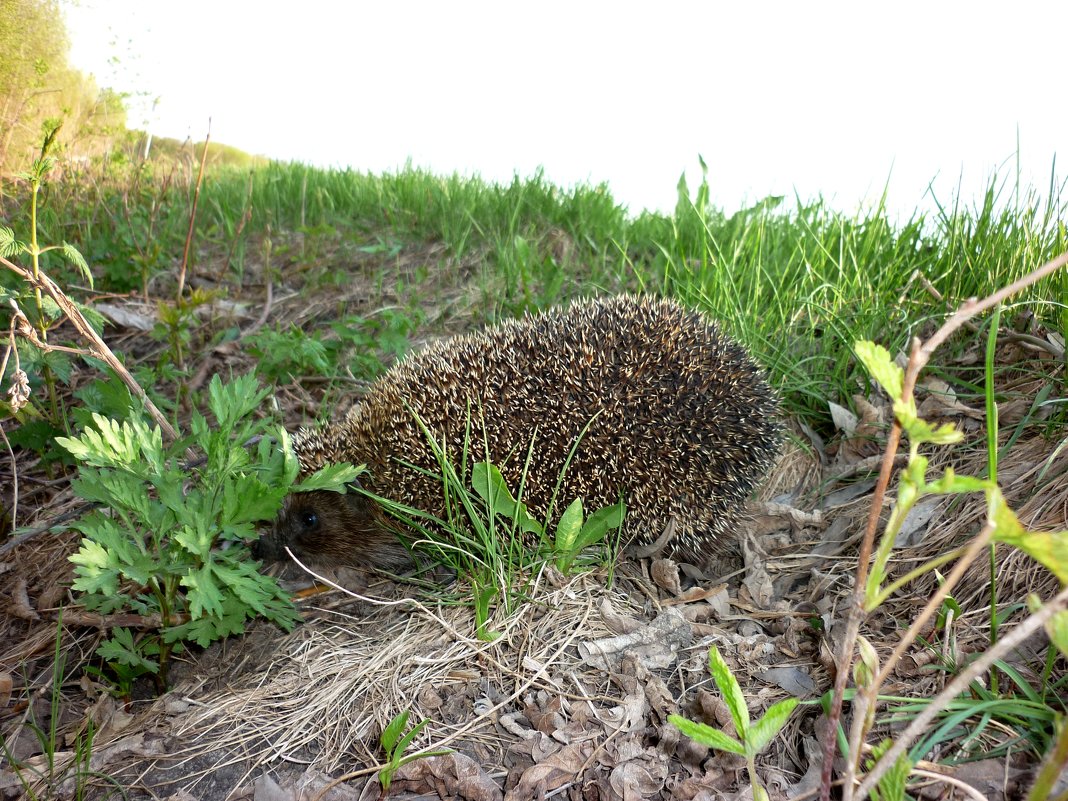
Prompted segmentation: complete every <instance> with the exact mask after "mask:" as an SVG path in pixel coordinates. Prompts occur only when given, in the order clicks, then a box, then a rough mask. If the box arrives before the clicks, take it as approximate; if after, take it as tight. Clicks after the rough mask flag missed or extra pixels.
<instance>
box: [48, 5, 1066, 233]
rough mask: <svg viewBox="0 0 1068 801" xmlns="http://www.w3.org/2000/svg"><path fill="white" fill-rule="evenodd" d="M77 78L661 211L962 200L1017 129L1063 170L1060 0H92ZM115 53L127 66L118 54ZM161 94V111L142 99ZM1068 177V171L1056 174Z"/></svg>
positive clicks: (217, 121)
mask: <svg viewBox="0 0 1068 801" xmlns="http://www.w3.org/2000/svg"><path fill="white" fill-rule="evenodd" d="M66 14H67V20H68V29H69V33H70V36H71V40H72V61H73V63H74V66H77V67H79V68H80V69H82V70H85V71H87V72H91V73H93V74H94V75H96V77H97V80H98V82H99V83H100V84H101V85H102V86H113V87H115V88H117V89H120V90H125V91H133V92H140V93H143V95H142V96H143V98H144V103H143V104H142V107H141V109H140V110H135V111H134V113H132V114H131V119H130V124H131V125H139V124H144V123H145V122H146V120H147V124H148V126H149V128H150V129H151V130H153V131H154V132H156V133H159V134H162V135H166V136H173V137H177V138H184V137H186V136H191V137H193V138H195V139H202V138H203V136H204V133H205V131H206V130H207V125H208V118H209V117H210V118H211V134H212V139H213V140H215V141H219V142H224V143H226V144H231V145H235V146H237V147H240V148H242V149H244V150H248V151H251V152H254V153H260V154H263V155H267V156H271V157H275V158H279V159H293V160H300V161H304V162H308V163H312V164H317V165H322V166H352V167H354V168H357V169H361V170H370V171H381V170H386V169H392V168H395V167H398V166H401V165H403V164H404V163H405V161H406V160H408V159H411V160H412V162H413V163H414V164H416V165H417V166H423V167H428V168H430V169H432V170H434V171H436V172H442V173H451V172H454V171H458V172H461V173H467V174H473V173H480V174H481V175H482V176H484V177H486V178H490V179H494V180H509V179H510V178H511V176H512V174H513V173H514V172H517V171H518V172H519V173H520V174H521V175H528V174H530V173H531V172H533V171H534V170H535V169H536V168H538V167H539V166H541V167H544V169H545V173H546V176H547V177H548V178H549V179H550V180H552V181H554V182H556V183H559V184H562V185H564V186H567V185H570V184H573V183H576V182H584V181H588V182H592V183H600V182H602V181H604V182H607V183H608V185H609V186H610V188H611V190H612V193H613V195H614V196H615V197H616V199H617V200H619V201H621V202H623V203H626V204H627V205H628V206H629V207H630V209H631V210H632V211H634V212H637V211H639V210H640V209H641V208H643V207H648V208H653V209H660V210H665V211H666V210H670V209H671V208H672V207H673V206H674V202H675V185H676V182H677V180H678V177H679V175H680V173H682V172H683V170H686V171H687V173H688V175H689V176H690V186H691V188H692V187H694V186H695V185H696V183H697V181H698V179H699V170H698V166H697V157H698V154H701V155H702V156H703V157H704V159H705V161H706V162H707V164H708V166H709V176H710V184H711V190H712V199H713V202H714V203H715V204H717V205H719V206H721V207H722V208H724V209H725V210H726V211H728V212H730V211H734V210H736V209H738V208H739V207H741V206H742V204H743V203H745V202H754V201H756V200H758V199H760V198H762V197H764V196H766V195H771V194H787V195H792V194H793V193H794V192H795V191H796V192H797V193H798V194H799V195H800V196H801V197H802V198H811V197H814V196H816V195H818V194H822V195H823V196H824V197H826V198H828V199H829V200H831V201H832V202H833V204H834V205H835V206H836V207H838V208H840V209H842V210H844V211H849V212H851V211H854V210H855V209H857V208H858V206H860V205H862V204H870V203H872V202H874V201H875V200H877V199H878V196H879V195H880V194H881V192H882V190H883V187H884V184H886V182H887V180H888V179H889V202H890V206H891V208H892V209H893V210H895V211H896V212H897V213H898V214H901V215H904V216H907V215H908V214H909V212H910V211H911V210H913V209H915V208H917V207H920V206H922V207H924V208H929V207H930V201H929V200H927V201H925V200H924V194H925V192H926V190H927V186H928V184H929V183H930V182H931V181H932V180H934V182H935V183H934V185H935V188H936V191H937V193H938V195H939V199H940V200H943V201H946V200H949V199H950V198H951V196H952V195H953V193H954V192H955V191H956V187H957V185H958V182H960V184H961V187H962V195H963V197H964V198H965V199H966V200H969V201H970V199H971V198H973V197H974V196H975V195H976V194H978V193H979V192H981V190H982V189H983V188H984V187H985V185H986V182H987V180H988V178H989V176H990V174H991V172H992V171H993V170H994V169H995V168H996V167H999V166H1003V169H1004V174H1005V175H1006V176H1008V177H1013V176H1014V175H1015V170H1016V149H1017V137H1019V145H1020V165H1021V171H1022V176H1023V181H1024V183H1025V184H1031V185H1034V186H1036V187H1037V188H1038V189H1039V190H1040V191H1042V192H1043V193H1045V191H1046V189H1047V187H1048V185H1049V180H1050V172H1051V167H1052V164H1053V158H1054V154H1055V153H1056V152H1057V151H1058V150H1060V152H1061V155H1062V157H1068V99H1066V98H1068V66H1066V65H1068V62H1066V61H1065V55H1064V53H1065V40H1064V32H1065V30H1068V2H1063V0H1061V2H1041V3H1040V2H1033V3H1027V2H1017V3H1015V4H1012V5H1011V6H1010V4H1007V3H986V2H967V3H966V2H931V1H930V0H928V2H923V3H920V2H913V1H912V0H905V1H904V2H894V3H889V2H884V3H864V2H825V3H820V2H813V3H797V2H789V3H788V2H765V3H727V2H723V3H720V2H713V1H712V0H707V1H706V2H699V3H698V2H688V3H681V2H678V3H673V2H663V1H661V2H652V1H651V0H645V2H641V3H630V2H616V3H602V2H584V1H583V0H570V2H555V0H538V2H530V0H512V1H511V2H509V1H508V0H498V1H497V2H463V0H455V1H454V2H449V3H445V2H440V1H439V2H411V1H407V0H400V1H397V2H395V1H393V0H375V1H374V2H361V1H360V0H352V1H350V2H326V1H325V0H302V2H292V0H290V2H274V1H273V0H261V1H260V2H246V1H245V0H240V1H239V0H214V1H213V2H206V1H205V0H182V2H176V0H81V1H80V2H79V3H78V4H77V5H76V6H73V7H69V8H67V10H66ZM116 59H117V63H115V61H116ZM156 98H158V103H157V104H156V105H155V110H154V112H149V111H148V110H149V109H150V107H151V105H152V103H151V101H152V100H154V99H156ZM1057 172H1058V174H1059V175H1060V174H1063V175H1068V171H1065V170H1064V169H1061V168H1058V170H1057Z"/></svg>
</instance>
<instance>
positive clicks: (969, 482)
mask: <svg viewBox="0 0 1068 801" xmlns="http://www.w3.org/2000/svg"><path fill="white" fill-rule="evenodd" d="M995 486H997V485H996V484H994V483H993V482H991V481H989V480H988V479H985V478H975V477H974V476H958V475H957V474H956V473H955V472H953V468H952V467H947V468H946V472H945V473H944V474H943V475H942V477H941V478H940V479H938V480H937V481H932V482H931V483H930V484H927V485H926V486H925V487H924V488H923V493H924V494H925V495H926V494H931V495H944V494H946V493H950V492H954V493H959V492H986V491H987V490H989V489H992V488H993V487H995Z"/></svg>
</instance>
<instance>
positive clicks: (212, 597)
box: [181, 564, 223, 620]
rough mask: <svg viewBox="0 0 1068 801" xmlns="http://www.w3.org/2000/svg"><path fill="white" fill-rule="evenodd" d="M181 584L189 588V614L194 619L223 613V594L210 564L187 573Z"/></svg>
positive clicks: (187, 596) (187, 597)
mask: <svg viewBox="0 0 1068 801" xmlns="http://www.w3.org/2000/svg"><path fill="white" fill-rule="evenodd" d="M181 584H182V586H183V587H185V588H186V589H187V590H188V592H187V593H186V599H187V603H188V605H189V616H190V617H191V618H193V620H197V619H198V618H202V617H210V616H212V615H222V612H223V596H222V593H221V592H219V588H218V586H217V585H216V584H215V581H214V580H213V578H212V569H211V565H210V564H207V565H204V566H203V567H201V568H200V569H199V570H192V571H190V572H189V573H187V574H186V575H185V576H183V577H182V579H181Z"/></svg>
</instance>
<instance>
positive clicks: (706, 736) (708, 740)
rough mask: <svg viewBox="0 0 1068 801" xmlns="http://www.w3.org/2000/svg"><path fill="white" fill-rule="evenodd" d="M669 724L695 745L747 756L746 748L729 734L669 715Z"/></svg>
mask: <svg viewBox="0 0 1068 801" xmlns="http://www.w3.org/2000/svg"><path fill="white" fill-rule="evenodd" d="M668 723H670V724H671V725H672V726H674V727H675V728H677V729H678V730H679V731H681V732H682V733H683V734H685V735H686V736H687V737H689V738H690V739H691V740H693V741H694V742H695V743H700V744H701V745H706V746H708V747H709V748H715V749H717V750H719V751H727V752H729V753H732V754H739V755H741V756H745V746H744V745H742V744H741V743H740V742H738V741H737V740H735V739H734V738H733V737H731V736H730V735H729V734H726V733H725V732H722V731H720V730H719V729H713V728H712V727H711V726H706V725H705V724H704V723H695V722H694V721H692V720H687V719H686V718H684V717H681V716H679V715H668Z"/></svg>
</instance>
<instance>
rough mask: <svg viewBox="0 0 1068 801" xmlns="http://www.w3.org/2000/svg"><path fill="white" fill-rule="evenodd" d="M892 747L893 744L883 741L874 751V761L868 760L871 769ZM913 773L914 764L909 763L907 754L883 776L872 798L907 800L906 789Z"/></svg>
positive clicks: (877, 799) (872, 793) (894, 800)
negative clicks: (910, 774)
mask: <svg viewBox="0 0 1068 801" xmlns="http://www.w3.org/2000/svg"><path fill="white" fill-rule="evenodd" d="M891 745H892V742H891V741H890V740H883V741H882V742H881V743H879V744H878V745H877V746H875V747H874V748H873V749H872V757H873V759H871V760H868V768H869V769H871V768H872V767H873V766H874V764H875V761H876V760H878V759H880V758H881V757H882V755H883V754H885V753H886V752H887V751H888V750H890V746H891ZM911 771H912V762H911V761H909V758H908V756H907V754H902V755H901V756H899V757H898V758H897V761H896V762H894V764H893V765H892V766H891V767H890V769H889V770H888V771H887V772H886V773H884V774H883V776H882V778H881V779H879V782H878V783H877V784H876V786H875V787H873V788H872V791H871V795H872V798H874V799H875V800H876V801H904V799H905V798H906V796H905V789H906V785H907V782H908V777H909V773H910V772H911Z"/></svg>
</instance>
